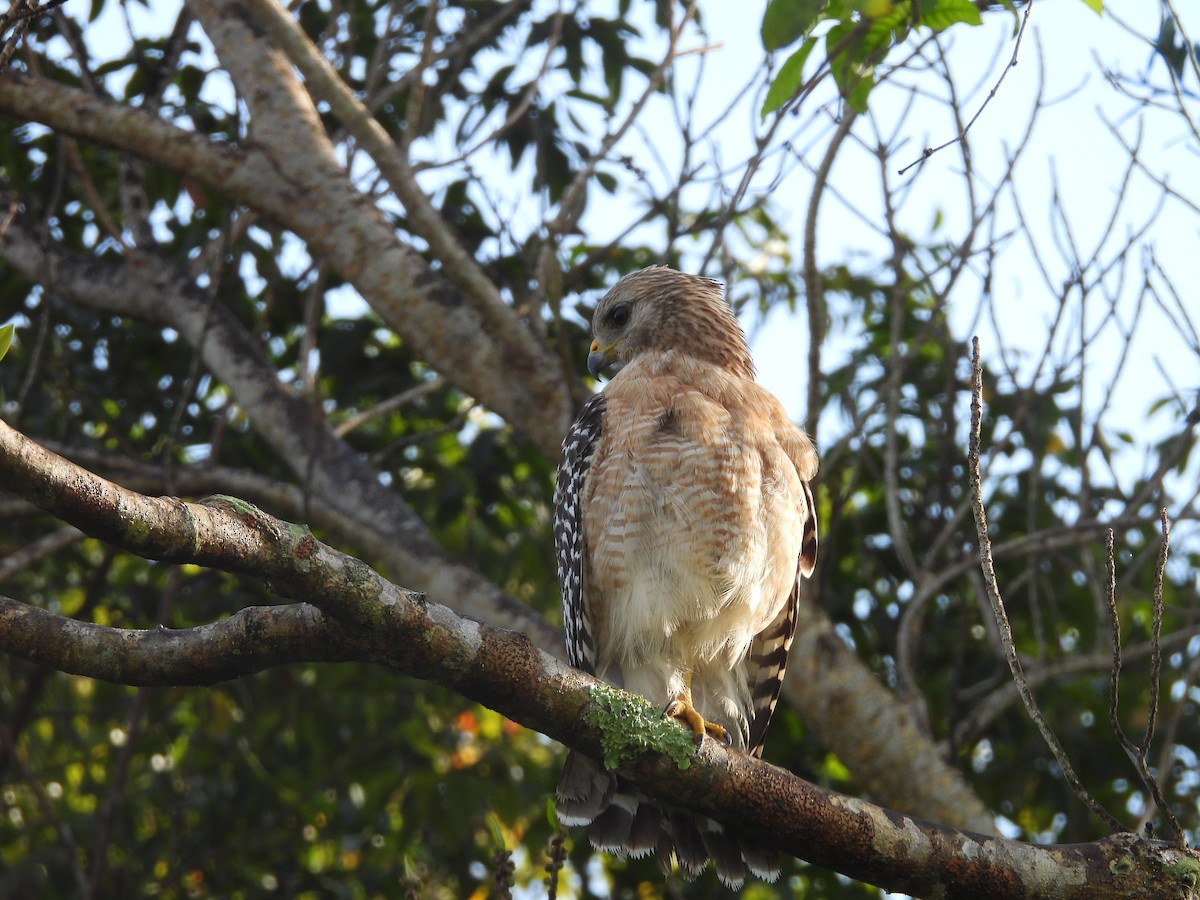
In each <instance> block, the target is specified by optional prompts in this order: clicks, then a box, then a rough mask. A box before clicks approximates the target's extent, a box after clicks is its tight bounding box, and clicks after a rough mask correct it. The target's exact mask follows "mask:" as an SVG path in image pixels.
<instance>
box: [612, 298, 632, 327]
mask: <svg viewBox="0 0 1200 900" xmlns="http://www.w3.org/2000/svg"><path fill="white" fill-rule="evenodd" d="M608 321H610V322H612V324H613V325H615V326H616V327H617V328H624V327H625V326H626V325H628V324H629V305H628V304H627V303H622V304H621V305H620V306H614V307H613V311H612V312H610V313H609V314H608Z"/></svg>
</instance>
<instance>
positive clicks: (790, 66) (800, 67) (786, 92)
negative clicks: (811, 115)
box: [762, 38, 817, 119]
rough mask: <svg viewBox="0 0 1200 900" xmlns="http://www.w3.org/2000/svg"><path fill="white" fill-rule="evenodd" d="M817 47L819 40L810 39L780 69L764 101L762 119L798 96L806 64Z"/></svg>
mask: <svg viewBox="0 0 1200 900" xmlns="http://www.w3.org/2000/svg"><path fill="white" fill-rule="evenodd" d="M815 46H817V39H816V38H809V39H808V40H807V41H805V42H804V43H803V44H801V45H800V49H799V50H797V51H796V52H795V53H793V54H792V55H791V56H789V57H788V58H787V61H786V62H784V64H783V65H782V66H781V67H780V69H779V74H778V75H776V76H775V80H774V81H772V82H771V86H770V87H769V88H767V97H766V99H765V100H763V105H762V117H763V118H764V119H765V118H766V117H767V115H768V114H769V113H773V112H775V110H777V109H779V107H781V106H783V104H785V103H787V102H788V100H790V99H792V97H794V96H795V95H796V91H798V90H799V89H800V85H801V84H802V83H803V81H804V64H805V63H806V62H807V61H808V55H809V54H810V53H812V51H813V47H815Z"/></svg>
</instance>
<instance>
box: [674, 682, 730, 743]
mask: <svg viewBox="0 0 1200 900" xmlns="http://www.w3.org/2000/svg"><path fill="white" fill-rule="evenodd" d="M663 712H664V713H665V714H666V715H667V716H668V717H669V718H672V719H679V720H680V721H681V722H683V724H684V725H686V726H687V727H688V728H690V729H691V730H692V734H694V735H695V736H696V743H697V744H699V743H700V742H701V741H702V740H703V739H704V735H706V734H707V735H708V736H709V737H711V738H714V739H715V740H718V741H721V742H722V743H725V744H728V743H729V735H728V733H726V731H725V729H724V728H722V727H721V726H720V725H718V724H717V723H716V722H706V721H705V720H704V716H702V715H700V713H699V712H697V710H696V707H695V706H693V705H692V698H691V697H689V696H688V695H687V694H686V693H684V694H680V695H679V696H678V697H676V698H675V699H674V700H672V701H671V702H670V703H668V704H667V708H666V709H664V710H663Z"/></svg>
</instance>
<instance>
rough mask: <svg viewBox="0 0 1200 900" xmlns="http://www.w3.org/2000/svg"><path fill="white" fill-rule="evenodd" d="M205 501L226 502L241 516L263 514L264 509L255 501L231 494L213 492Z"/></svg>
mask: <svg viewBox="0 0 1200 900" xmlns="http://www.w3.org/2000/svg"><path fill="white" fill-rule="evenodd" d="M204 502H205V503H224V504H226V505H228V506H232V507H233V511H234V512H235V513H237V514H238V515H239V516H257V515H261V514H262V511H261V510H260V509H259V508H258V507H257V506H255V505H254V504H253V503H247V502H246V501H245V500H242V499H241V498H240V497H234V496H232V495H230V494H213V495H212V496H211V497H209V498H208V499H207V500H205V501H204Z"/></svg>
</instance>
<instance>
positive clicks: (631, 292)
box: [554, 266, 817, 887]
mask: <svg viewBox="0 0 1200 900" xmlns="http://www.w3.org/2000/svg"><path fill="white" fill-rule="evenodd" d="M592 331H593V334H594V336H595V340H594V341H593V342H592V348H591V353H590V355H589V356H588V369H589V371H591V373H592V374H593V375H595V376H597V377H598V376H599V374H600V372H601V371H604V370H605V369H607V368H609V367H611V366H616V367H618V371H617V374H616V375H614V376H613V378H612V379H611V380H610V381H609V382H608V383H607V385H606V386H605V388H604V390H603V391H602V392H601V393H598V394H596V395H595V396H593V397H592V398H591V399H590V400H589V401H588V402H587V403H586V404H585V405H584V407H583V409H582V410H581V411H580V413H579V416H578V418H577V419H576V420H575V423H574V424H573V425H572V426H571V430H570V432H568V434H567V437H566V439H565V440H564V442H563V449H562V459H561V461H560V463H559V468H558V478H557V484H556V488H555V496H554V543H555V551H556V556H557V564H558V580H559V586H560V588H561V590H562V597H563V619H564V622H565V626H566V639H567V658H568V660H569V661H570V663H571V665H573V666H575V667H576V668H579V669H583V670H584V671H586V672H590V673H592V674H594V675H596V676H597V677H599V678H603V679H605V680H606V681H609V682H611V683H612V684H615V685H617V686H618V687H621V688H624V689H625V690H628V691H631V692H633V693H637V694H640V695H642V696H644V697H646V698H647V699H649V700H650V701H652V702H654V703H660V704H663V707H664V711H665V714H666V715H668V716H671V717H673V718H676V719H678V720H679V721H681V722H683V723H684V724H685V725H686V726H687V727H688V728H690V729H691V730H692V731H693V733H694V734H695V735H696V739H697V741H701V740H703V737H704V735H706V734H707V735H709V736H711V737H713V738H717V739H720V740H724V741H726V742H727V743H729V744H730V745H731V746H733V747H734V748H736V749H738V750H742V751H744V752H747V753H750V754H753V755H755V756H759V755H761V754H762V748H763V740H764V737H765V735H766V730H767V724H768V723H769V722H770V720H771V714H772V713H773V712H774V710H775V703H776V701H777V700H778V698H779V689H780V685H781V684H782V681H783V674H784V666H785V665H786V663H787V655H788V650H789V649H790V647H791V644H792V637H793V636H794V634H795V628H796V604H797V602H798V598H799V594H798V592H799V589H800V579H801V578H804V577H807V576H809V575H811V574H812V571H813V566H814V564H815V562H816V554H817V521H816V510H815V508H814V505H813V497H812V491H811V489H810V488H809V482H810V481H811V480H812V478H813V477H814V476H815V475H816V472H817V454H816V450H815V449H814V447H813V444H812V442H811V441H810V440H809V438H808V436H807V435H806V434H805V433H804V431H803V430H801V429H800V428H799V427H798V426H796V425H795V424H793V423H792V422H791V421H790V420H789V419H788V417H787V414H786V413H785V411H784V408H783V406H782V404H780V402H779V401H778V400H777V399H776V398H775V397H774V396H773V395H772V394H771V393H770V392H769V391H767V390H766V389H765V388H763V387H762V386H761V385H759V384H758V383H757V382H755V380H754V363H753V361H752V360H751V358H750V349H749V346H748V345H747V343H746V337H745V335H744V334H743V332H742V329H741V327H740V326H739V324H738V321H737V319H736V318H735V316H734V315H733V312H732V310H731V309H730V308H729V305H728V304H727V303H726V302H725V300H724V298H723V296H722V291H721V284H720V283H719V282H716V281H712V280H710V279H707V278H701V277H698V276H695V275H687V274H684V273H682V272H677V271H675V270H673V269H669V268H666V267H664V266H655V267H651V268H648V269H642V270H641V271H639V272H634V273H633V274H631V275H628V276H626V277H625V278H622V279H621V280H620V281H619V282H617V284H616V285H615V286H614V287H613V288H612V290H610V291H609V292H608V293H607V294H606V295H605V296H604V297H603V299H601V301H600V304H599V305H598V306H597V307H596V312H595V315H594V317H593V320H592ZM556 808H557V811H558V816H559V819H560V821H562V822H563V823H565V824H567V825H587V826H588V834H589V837H590V838H591V840H592V843H593V844H594V845H595V846H596V847H597V848H599V849H602V850H606V851H609V852H614V853H617V854H618V855H628V856H644V855H646V854H648V853H650V852H652V851H653V852H656V853H657V854H658V856H659V862H660V864H661V865H662V866H663V868H664V870H666V869H667V868H668V867H669V865H670V859H671V857H672V856H674V858H675V859H676V861H677V863H678V865H679V868H680V870H681V871H682V872H683V874H684V875H685V876H687V877H688V878H693V877H695V876H697V875H698V874H699V873H700V872H701V871H702V870H703V869H704V868H705V866H706V865H707V864H708V861H709V860H710V859H711V860H712V861H713V862H714V864H715V867H716V871H717V875H718V876H719V877H720V879H721V880H722V881H723V882H724V883H725V884H727V885H729V886H731V887H737V886H740V885H741V884H742V882H743V881H744V879H745V875H746V869H749V870H750V871H751V872H752V873H753V874H755V875H757V876H759V877H762V878H767V879H774V878H775V877H777V876H778V874H779V864H778V860H777V858H776V857H775V854H773V853H770V852H767V851H764V850H762V849H761V848H758V847H754V846H744V845H743V844H742V842H741V841H740V840H739V839H738V837H737V836H735V835H732V834H727V833H725V832H724V831H723V829H722V826H721V825H720V824H718V823H717V822H715V821H713V820H712V819H709V818H707V817H704V816H697V815H694V814H692V813H689V812H685V811H683V810H681V809H677V808H673V807H671V806H670V805H669V804H662V803H659V802H658V801H654V800H650V799H649V798H647V797H646V796H645V795H644V794H640V793H639V792H638V791H637V789H636V788H634V787H633V786H632V785H630V784H628V783H626V782H624V781H623V780H621V779H619V778H617V777H616V776H615V775H613V774H612V773H610V772H608V771H606V770H605V769H604V768H603V767H602V766H601V765H600V764H599V763H597V762H596V761H594V760H592V759H590V758H588V757H586V756H583V755H581V754H578V753H576V752H574V751H572V752H571V753H570V754H569V755H568V756H567V761H566V764H565V766H564V768H563V773H562V776H561V778H560V779H559V782H558V788H557V791H556Z"/></svg>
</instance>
